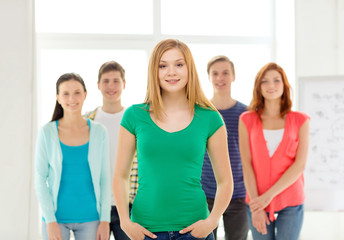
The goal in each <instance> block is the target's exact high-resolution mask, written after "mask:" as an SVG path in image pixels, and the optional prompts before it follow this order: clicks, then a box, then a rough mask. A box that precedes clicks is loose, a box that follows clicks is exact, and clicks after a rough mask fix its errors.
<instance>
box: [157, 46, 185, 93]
mask: <svg viewBox="0 0 344 240" xmlns="http://www.w3.org/2000/svg"><path fill="white" fill-rule="evenodd" d="M159 83H160V88H161V91H162V94H163V93H164V92H168V93H176V92H181V91H183V93H185V87H186V84H187V83H188V69H187V66H186V62H185V58H184V56H183V54H182V52H181V51H180V50H179V49H177V48H173V49H170V50H167V51H166V52H165V53H164V54H163V55H162V56H161V59H160V62H159Z"/></svg>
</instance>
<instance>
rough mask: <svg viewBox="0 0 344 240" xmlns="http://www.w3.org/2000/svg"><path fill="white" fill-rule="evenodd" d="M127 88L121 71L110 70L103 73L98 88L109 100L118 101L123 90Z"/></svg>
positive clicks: (104, 97)
mask: <svg viewBox="0 0 344 240" xmlns="http://www.w3.org/2000/svg"><path fill="white" fill-rule="evenodd" d="M124 88H125V82H124V81H123V79H122V77H121V73H120V72H119V71H110V72H106V73H103V74H102V75H101V77H100V80H99V82H98V89H99V90H100V91H101V93H102V95H103V99H104V100H105V101H107V102H112V103H113V102H117V101H120V100H121V95H122V90H123V89H124Z"/></svg>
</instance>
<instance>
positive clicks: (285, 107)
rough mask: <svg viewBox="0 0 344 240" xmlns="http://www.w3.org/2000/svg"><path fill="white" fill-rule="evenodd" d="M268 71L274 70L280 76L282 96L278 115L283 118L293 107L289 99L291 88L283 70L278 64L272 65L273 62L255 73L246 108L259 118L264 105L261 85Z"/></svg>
mask: <svg viewBox="0 0 344 240" xmlns="http://www.w3.org/2000/svg"><path fill="white" fill-rule="evenodd" d="M270 70H275V71H277V72H279V73H280V74H281V76H282V82H283V94H282V97H281V109H280V114H281V117H283V116H284V115H285V114H287V113H288V112H290V111H291V107H292V105H293V104H292V101H291V97H290V92H291V86H290V84H289V82H288V78H287V75H286V73H285V72H284V70H283V68H281V67H280V66H279V65H278V64H276V63H273V62H271V63H268V64H266V65H264V66H263V67H262V68H261V69H260V70H259V72H258V73H257V75H256V79H255V82H254V87H253V98H252V101H251V103H250V105H249V107H248V110H250V111H255V112H256V113H257V114H258V115H259V116H260V114H259V113H260V112H261V111H262V110H263V109H264V106H265V104H264V97H263V95H262V91H261V83H262V79H263V78H264V76H265V74H266V72H268V71H270Z"/></svg>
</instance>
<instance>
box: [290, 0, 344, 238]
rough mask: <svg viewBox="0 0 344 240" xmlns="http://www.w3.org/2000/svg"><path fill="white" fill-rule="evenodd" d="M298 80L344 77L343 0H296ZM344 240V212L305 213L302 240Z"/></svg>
mask: <svg viewBox="0 0 344 240" xmlns="http://www.w3.org/2000/svg"><path fill="white" fill-rule="evenodd" d="M295 15H296V16H295V24H296V25H295V26H296V33H295V37H296V55H295V56H296V79H298V78H300V77H306V76H307V77H309V76H327V75H343V74H344V0H295ZM317 239H336V240H342V239H344V213H343V212H306V213H305V220H304V225H303V229H302V233H301V239H300V240H317Z"/></svg>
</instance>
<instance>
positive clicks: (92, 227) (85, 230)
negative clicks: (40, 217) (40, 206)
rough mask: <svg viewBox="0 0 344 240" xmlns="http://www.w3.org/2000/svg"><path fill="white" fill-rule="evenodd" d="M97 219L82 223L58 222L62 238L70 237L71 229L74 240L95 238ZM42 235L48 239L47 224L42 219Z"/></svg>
mask: <svg viewBox="0 0 344 240" xmlns="http://www.w3.org/2000/svg"><path fill="white" fill-rule="evenodd" d="M98 225H99V221H94V222H84V223H59V226H60V229H61V234H62V239H63V240H69V239H70V231H73V233H74V237H75V240H95V239H97V230H98ZM42 237H43V239H44V240H48V233H47V224H46V223H45V222H44V221H42Z"/></svg>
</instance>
